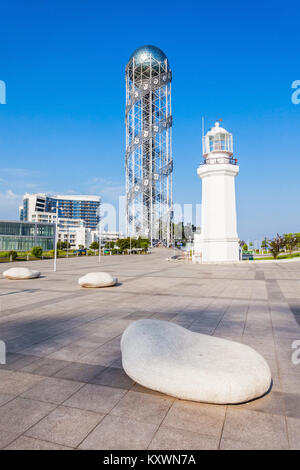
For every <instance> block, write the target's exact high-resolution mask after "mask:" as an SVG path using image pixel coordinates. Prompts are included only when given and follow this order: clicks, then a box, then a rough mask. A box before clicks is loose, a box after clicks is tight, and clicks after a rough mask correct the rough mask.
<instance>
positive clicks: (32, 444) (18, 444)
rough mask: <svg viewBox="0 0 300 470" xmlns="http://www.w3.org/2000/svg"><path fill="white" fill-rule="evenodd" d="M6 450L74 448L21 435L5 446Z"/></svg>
mask: <svg viewBox="0 0 300 470" xmlns="http://www.w3.org/2000/svg"><path fill="white" fill-rule="evenodd" d="M5 450H72V447H66V446H61V445H59V444H53V443H52V442H47V441H41V440H40V439H33V438H32V437H27V436H21V437H19V438H18V439H16V440H15V441H13V442H12V443H11V444H10V445H8V446H7V447H5Z"/></svg>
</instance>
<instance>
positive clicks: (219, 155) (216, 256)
mask: <svg viewBox="0 0 300 470" xmlns="http://www.w3.org/2000/svg"><path fill="white" fill-rule="evenodd" d="M203 158H204V161H203V163H202V164H200V166H199V168H198V170H197V173H198V175H199V177H200V178H201V180H202V226H201V236H200V240H198V246H199V245H200V249H201V253H202V262H203V263H214V262H235V261H239V242H238V235H237V228H236V204H235V177H236V175H237V174H238V172H239V167H238V165H237V159H236V158H234V157H233V141H232V135H231V134H230V133H229V132H227V131H226V130H225V129H223V128H222V127H220V123H219V122H216V123H215V125H214V127H213V128H212V129H211V130H210V131H209V132H207V134H206V135H205V136H204V137H203ZM199 242H200V244H199Z"/></svg>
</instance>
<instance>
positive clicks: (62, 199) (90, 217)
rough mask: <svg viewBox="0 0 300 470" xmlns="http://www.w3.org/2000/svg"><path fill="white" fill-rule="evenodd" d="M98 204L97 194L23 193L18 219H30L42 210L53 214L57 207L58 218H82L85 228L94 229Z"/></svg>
mask: <svg viewBox="0 0 300 470" xmlns="http://www.w3.org/2000/svg"><path fill="white" fill-rule="evenodd" d="M100 204H101V199H100V197H99V196H90V195H74V196H63V195H56V196H51V195H47V194H25V195H24V198H23V206H21V207H20V220H23V221H32V220H33V219H34V218H35V219H37V215H39V214H41V213H43V212H44V213H46V214H54V213H56V209H58V217H59V218H68V219H77V220H83V221H84V222H85V226H86V227H87V228H90V229H92V230H95V229H96V227H97V225H98V223H99V220H100ZM34 214H35V217H34Z"/></svg>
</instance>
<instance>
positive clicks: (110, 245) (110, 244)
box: [105, 241, 115, 250]
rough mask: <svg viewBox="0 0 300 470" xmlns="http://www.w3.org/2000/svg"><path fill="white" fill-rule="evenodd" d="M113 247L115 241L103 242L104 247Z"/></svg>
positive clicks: (110, 248)
mask: <svg viewBox="0 0 300 470" xmlns="http://www.w3.org/2000/svg"><path fill="white" fill-rule="evenodd" d="M114 247H115V242H113V241H110V242H106V243H105V248H108V249H109V250H112V249H113V248H114Z"/></svg>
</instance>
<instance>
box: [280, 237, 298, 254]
mask: <svg viewBox="0 0 300 470" xmlns="http://www.w3.org/2000/svg"><path fill="white" fill-rule="evenodd" d="M283 236H284V242H285V247H286V249H287V250H288V251H289V252H290V253H292V251H293V249H294V248H296V246H297V245H298V237H297V235H296V234H295V233H285V234H284V235H283Z"/></svg>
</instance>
